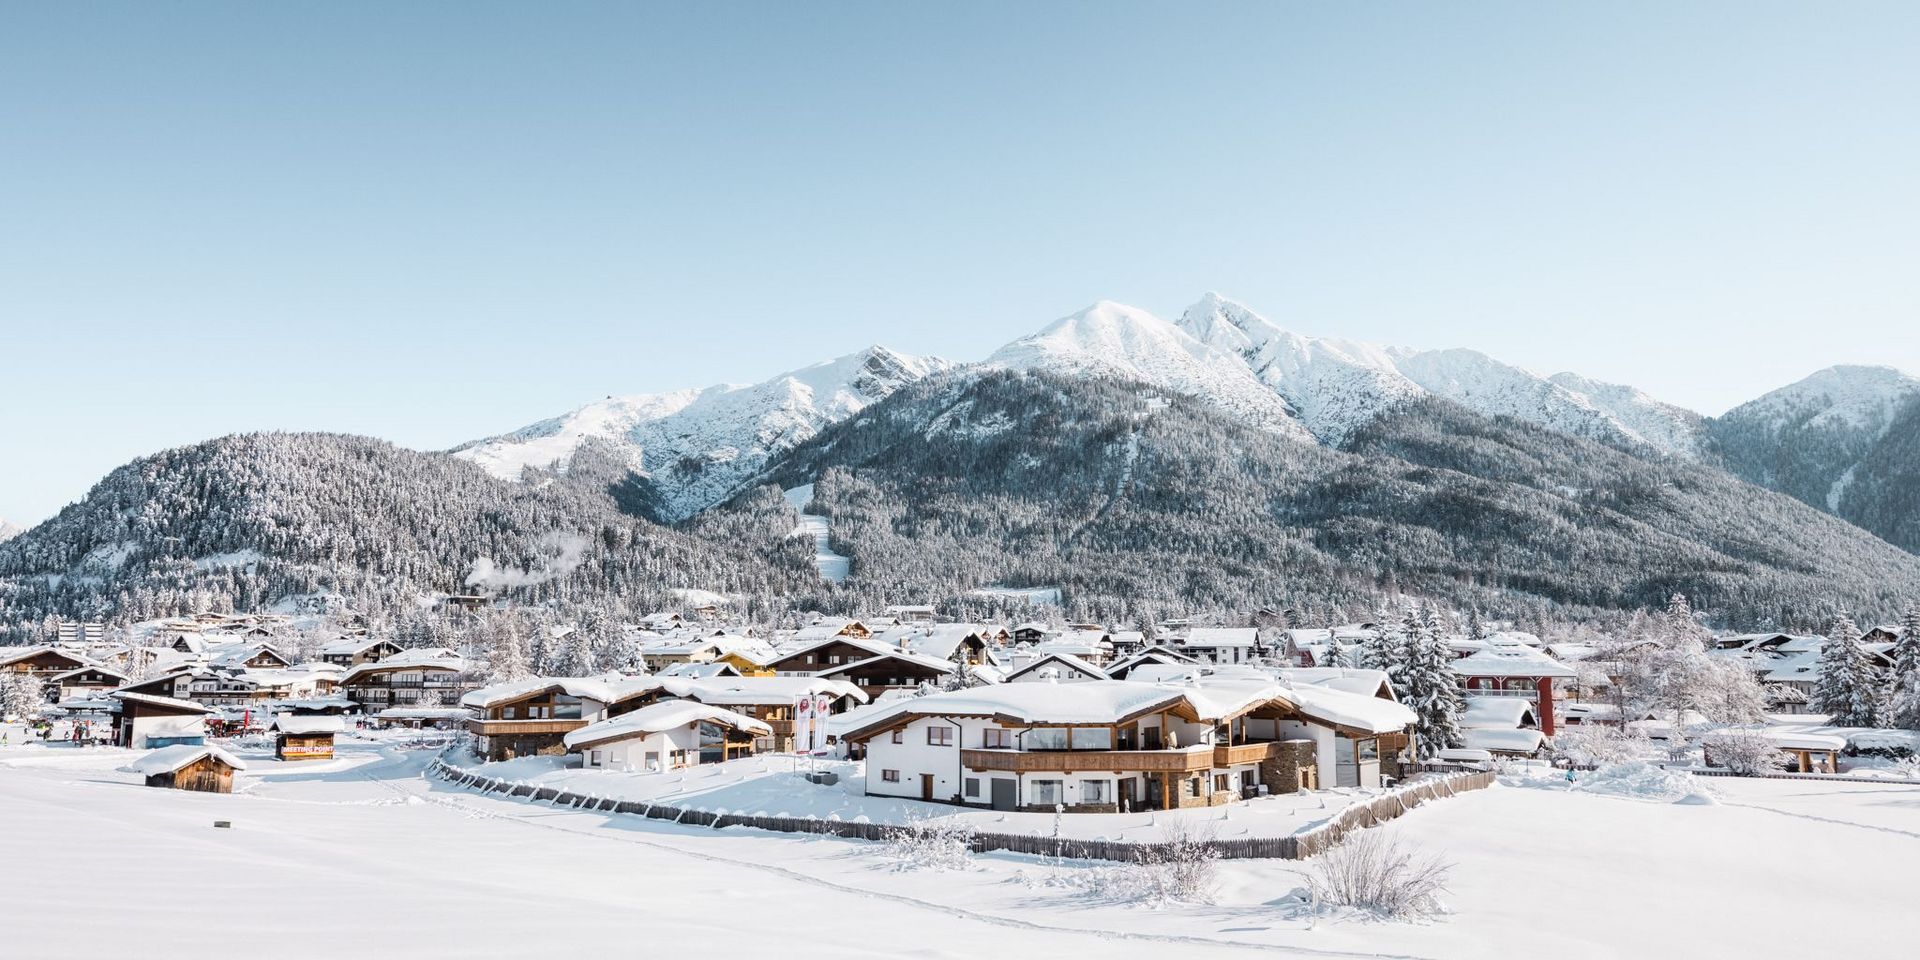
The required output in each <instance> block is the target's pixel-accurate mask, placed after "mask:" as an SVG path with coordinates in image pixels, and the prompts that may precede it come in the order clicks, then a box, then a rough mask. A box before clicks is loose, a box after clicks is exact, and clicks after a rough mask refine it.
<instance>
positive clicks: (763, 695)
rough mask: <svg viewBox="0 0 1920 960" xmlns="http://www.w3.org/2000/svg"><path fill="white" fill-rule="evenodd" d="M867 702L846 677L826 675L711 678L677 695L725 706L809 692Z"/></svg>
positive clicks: (779, 700)
mask: <svg viewBox="0 0 1920 960" xmlns="http://www.w3.org/2000/svg"><path fill="white" fill-rule="evenodd" d="M822 693H824V694H826V695H828V696H830V697H833V698H835V699H838V698H840V697H852V698H853V699H854V700H856V701H858V702H860V703H866V702H867V694H866V692H865V691H863V690H861V689H860V688H859V687H857V686H855V685H853V684H851V683H848V682H846V681H845V680H829V679H827V678H825V677H708V678H706V679H703V680H698V681H695V682H694V683H692V684H689V685H688V686H687V687H686V688H684V689H683V690H682V692H680V693H679V694H678V696H682V697H686V698H687V699H690V700H698V701H700V702H701V703H711V704H716V705H722V706H745V705H753V706H762V705H777V704H783V703H792V702H794V701H795V700H798V699H800V698H801V697H802V696H806V695H809V694H822Z"/></svg>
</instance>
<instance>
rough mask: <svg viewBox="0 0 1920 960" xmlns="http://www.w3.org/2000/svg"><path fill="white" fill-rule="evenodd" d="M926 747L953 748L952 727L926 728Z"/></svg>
mask: <svg viewBox="0 0 1920 960" xmlns="http://www.w3.org/2000/svg"><path fill="white" fill-rule="evenodd" d="M927 746H930V747H951V746H953V728H952V727H928V728H927Z"/></svg>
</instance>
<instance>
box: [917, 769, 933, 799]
mask: <svg viewBox="0 0 1920 960" xmlns="http://www.w3.org/2000/svg"><path fill="white" fill-rule="evenodd" d="M920 799H922V800H932V799H933V774H931V773H923V774H921V775H920Z"/></svg>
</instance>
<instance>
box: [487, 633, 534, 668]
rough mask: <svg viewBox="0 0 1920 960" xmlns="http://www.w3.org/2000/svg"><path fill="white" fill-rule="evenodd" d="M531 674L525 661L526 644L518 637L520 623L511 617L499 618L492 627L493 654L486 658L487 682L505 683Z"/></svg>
mask: <svg viewBox="0 0 1920 960" xmlns="http://www.w3.org/2000/svg"><path fill="white" fill-rule="evenodd" d="M532 675H533V668H532V667H531V666H530V665H529V664H528V663H527V648H526V644H525V643H523V642H522V641H521V639H520V625H519V624H518V623H515V622H514V621H513V619H512V618H510V617H509V618H505V619H503V620H501V622H500V623H499V624H497V625H496V626H495V628H494V636H493V655H492V656H491V657H490V658H489V660H488V667H487V682H489V683H506V682H510V681H513V680H524V679H526V678H527V677H530V676H532Z"/></svg>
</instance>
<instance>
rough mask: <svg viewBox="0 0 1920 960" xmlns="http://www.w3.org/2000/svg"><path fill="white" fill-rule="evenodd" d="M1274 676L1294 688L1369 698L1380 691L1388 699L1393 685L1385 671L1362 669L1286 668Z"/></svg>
mask: <svg viewBox="0 0 1920 960" xmlns="http://www.w3.org/2000/svg"><path fill="white" fill-rule="evenodd" d="M1276 675H1277V676H1278V677H1279V679H1281V680H1284V681H1286V682H1288V683H1291V684H1294V685H1295V686H1299V685H1303V684H1304V685H1306V686H1313V687H1327V688H1329V689H1333V690H1342V691H1345V692H1347V693H1357V694H1361V695H1363V696H1369V697H1372V696H1377V695H1379V693H1380V692H1381V691H1382V690H1384V691H1386V692H1387V694H1388V695H1389V697H1391V696H1392V694H1393V684H1392V682H1391V681H1389V680H1388V679H1387V672H1386V671H1385V670H1368V669H1366V668H1364V667H1287V668H1285V669H1282V670H1279V671H1276Z"/></svg>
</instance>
